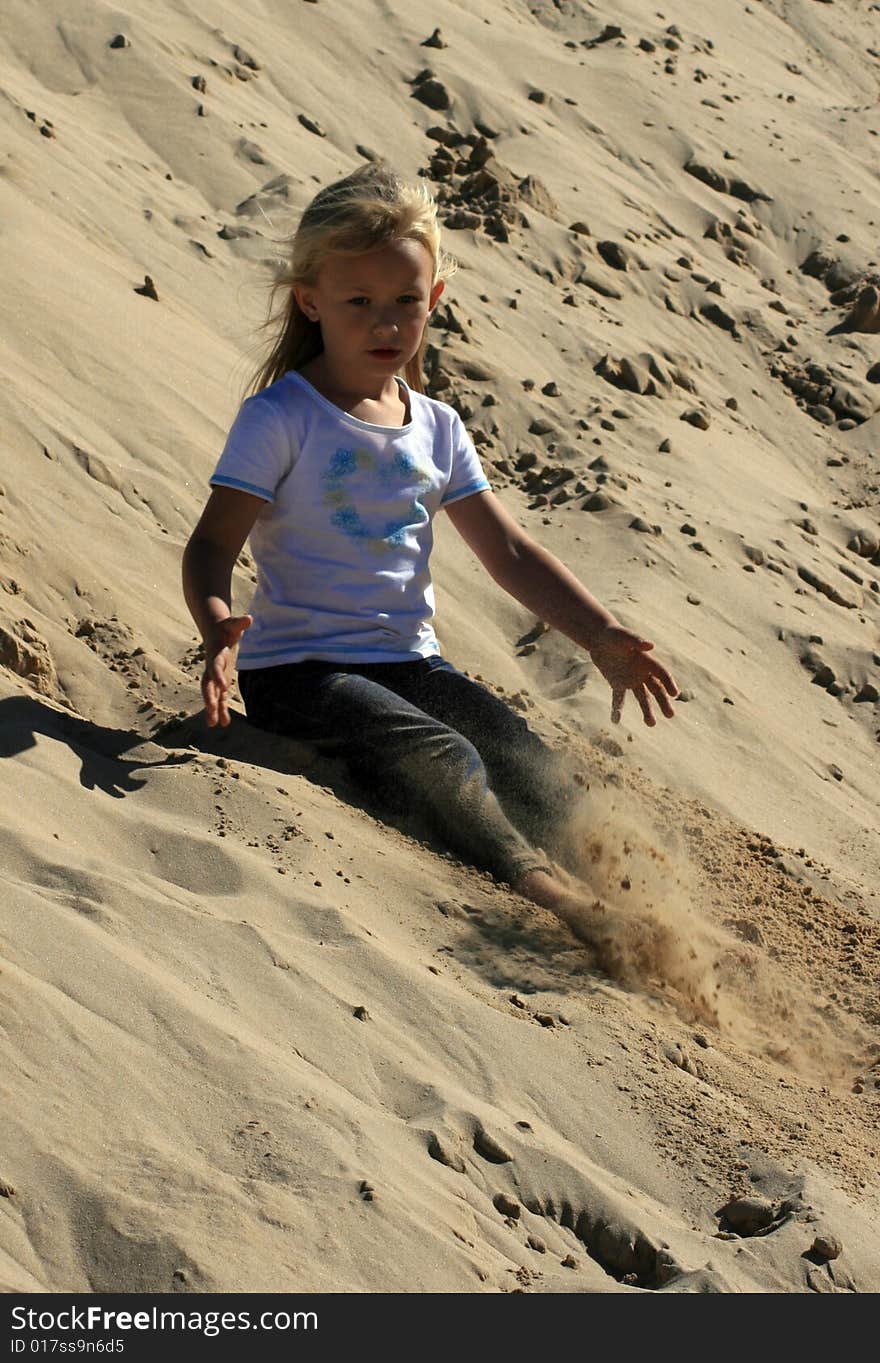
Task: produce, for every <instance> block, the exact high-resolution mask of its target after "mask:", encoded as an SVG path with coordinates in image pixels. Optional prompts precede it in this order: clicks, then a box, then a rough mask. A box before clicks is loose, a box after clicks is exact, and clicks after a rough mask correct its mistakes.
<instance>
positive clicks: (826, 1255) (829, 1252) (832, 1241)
mask: <svg viewBox="0 0 880 1363" xmlns="http://www.w3.org/2000/svg"><path fill="white" fill-rule="evenodd" d="M810 1249H811V1251H812V1253H813V1254H818V1255H819V1257H820V1259H838V1258H839V1257H840V1255H841V1254H842V1253H843V1245H842V1244H841V1242H840V1240H838V1238H837V1236H836V1235H828V1234H823V1235H817V1236H816V1238H815V1240H814V1241H813V1243H812V1245H811V1246H810Z"/></svg>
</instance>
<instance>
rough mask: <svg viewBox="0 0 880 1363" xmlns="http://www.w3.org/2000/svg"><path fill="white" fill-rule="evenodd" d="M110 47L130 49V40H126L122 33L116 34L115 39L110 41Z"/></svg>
mask: <svg viewBox="0 0 880 1363" xmlns="http://www.w3.org/2000/svg"><path fill="white" fill-rule="evenodd" d="M110 46H111V47H113V48H120V47H131V39H130V38H126V36H125V34H124V33H117V34H116V37H115V38H111V39H110Z"/></svg>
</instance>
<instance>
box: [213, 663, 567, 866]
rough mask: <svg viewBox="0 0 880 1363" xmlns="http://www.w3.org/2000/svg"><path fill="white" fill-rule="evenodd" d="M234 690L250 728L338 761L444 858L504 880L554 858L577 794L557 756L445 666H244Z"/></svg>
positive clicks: (499, 705)
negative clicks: (443, 849) (422, 820)
mask: <svg viewBox="0 0 880 1363" xmlns="http://www.w3.org/2000/svg"><path fill="white" fill-rule="evenodd" d="M238 683H239V688H240V690H241V694H242V696H243V698H244V703H245V707H246V709H247V715H248V719H249V720H251V721H252V723H254V724H255V725H256V726H257V727H258V728H260V729H268V730H269V731H270V732H272V733H277V734H284V735H285V736H287V737H289V738H294V739H299V740H301V741H303V742H306V743H310V744H313V745H314V746H315V747H316V748H317V749H318V751H319V752H321V753H324V754H327V755H329V756H333V757H341V758H343V759H344V760H345V762H346V763H347V766H348V769H349V771H350V772H351V774H352V776H353V777H354V778H355V779H356V780H357V781H358V782H359V783H360V784H362V785H365V786H367V787H368V788H369V789H370V790H371V791H373V792H374V793H375V794H377V795H378V796H379V798H380V799H381V800H382V801H383V802H384V803H386V804H387V805H390V806H391V807H392V808H394V807H396V808H398V809H400V808H409V809H411V810H412V811H413V812H416V813H418V814H420V815H422V816H425V817H427V819H428V821H429V823H430V824H431V825H432V826H433V827H434V828H435V829H436V830H437V832H438V833H439V834H440V836H441V838H442V839H443V841H444V842H445V843H446V845H447V846H448V847H449V848H450V849H451V850H453V851H455V852H456V853H457V854H459V855H460V856H462V857H463V858H465V859H466V860H468V861H470V862H471V863H473V864H474V865H476V866H479V867H481V868H482V869H485V870H489V871H491V872H492V873H493V874H494V875H495V876H497V877H498V878H499V879H500V880H506V881H509V882H511V883H515V882H516V881H517V880H518V879H519V877H520V876H521V875H522V874H523V873H524V872H525V871H528V870H533V869H536V868H541V869H544V870H546V869H547V867H548V860H547V857H546V855H544V853H545V852H549V853H550V854H551V855H556V854H557V845H558V843H559V840H560V835H561V832H562V827H563V825H564V823H565V819H566V813H567V812H570V809H571V800H572V798H573V795H574V791H575V788H574V786H573V785H570V784H569V781H568V779H567V778H566V776H565V775H564V773H563V771H562V768H561V763H560V761H559V759H558V758H557V756H556V754H555V753H553V752H552V751H551V749H550V748H548V747H547V746H546V745H545V744H544V743H543V742H542V741H541V739H540V738H539V737H538V736H537V734H534V733H533V732H532V731H531V729H529V727H528V725H527V724H526V723H525V721H524V720H523V719H521V718H520V717H519V715H517V714H516V713H515V712H514V711H513V710H511V709H510V708H509V707H508V706H507V705H505V704H504V702H503V701H501V700H499V699H498V698H497V697H496V696H493V695H492V693H491V692H490V691H487V690H486V688H485V687H483V686H480V685H478V683H477V682H473V681H471V680H470V679H469V678H468V677H465V676H464V675H463V674H462V673H461V672H458V671H456V669H455V668H454V667H453V666H452V664H451V663H448V662H446V660H445V659H443V658H440V657H432V658H420V659H419V660H417V661H415V662H405V663H348V664H340V663H335V662H321V661H317V660H308V661H306V662H301V663H287V664H282V665H280V666H278V667H263V668H254V669H247V670H245V671H243V672H240V673H239V678H238ZM538 849H542V850H538Z"/></svg>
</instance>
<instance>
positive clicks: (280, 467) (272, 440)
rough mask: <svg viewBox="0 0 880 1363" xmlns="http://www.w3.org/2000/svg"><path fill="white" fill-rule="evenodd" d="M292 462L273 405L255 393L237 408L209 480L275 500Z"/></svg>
mask: <svg viewBox="0 0 880 1363" xmlns="http://www.w3.org/2000/svg"><path fill="white" fill-rule="evenodd" d="M292 465H293V450H292V442H291V438H290V435H289V433H288V432H287V430H286V428H285V425H284V423H283V422H282V420H281V417H280V415H279V413H278V411H277V409H276V406H275V404H274V402H269V401H267V400H266V399H265V398H264V397H262V396H261V395H260V394H259V393H257V394H256V396H254V397H251V398H246V399H245V401H244V402H243V404H242V406H241V407H240V409H239V412H238V415H237V417H236V418H235V420H234V421H233V423H232V426H231V428H230V431H229V435H228V436H227V437H226V444H225V446H224V447H223V453H222V454H221V455H220V459H219V460H218V463H217V467H216V469H215V470H214V472H213V474H212V475H211V480H210V482H211V486H212V487H232V488H239V489H240V490H241V491H242V492H250V493H252V494H253V495H254V496H255V497H262V498H263V499H264V501H267V502H274V500H275V494H276V492H277V489H278V485H279V483H280V482H281V481H282V479H283V478H284V477H286V475H287V474H288V473H289V472H290V470H291V467H292Z"/></svg>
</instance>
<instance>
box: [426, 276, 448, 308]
mask: <svg viewBox="0 0 880 1363" xmlns="http://www.w3.org/2000/svg"><path fill="white" fill-rule="evenodd" d="M445 288H446V284H445V282H444V281H443V280H442V279H438V280H437V283H436V284H435V285H434V287H433V289H432V290H431V297H430V298H429V299H428V312H433V311H434V309H435V308H436V306H437V304H438V302H439V301H440V295H441V293H442V292H443V290H444V289H445Z"/></svg>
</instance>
